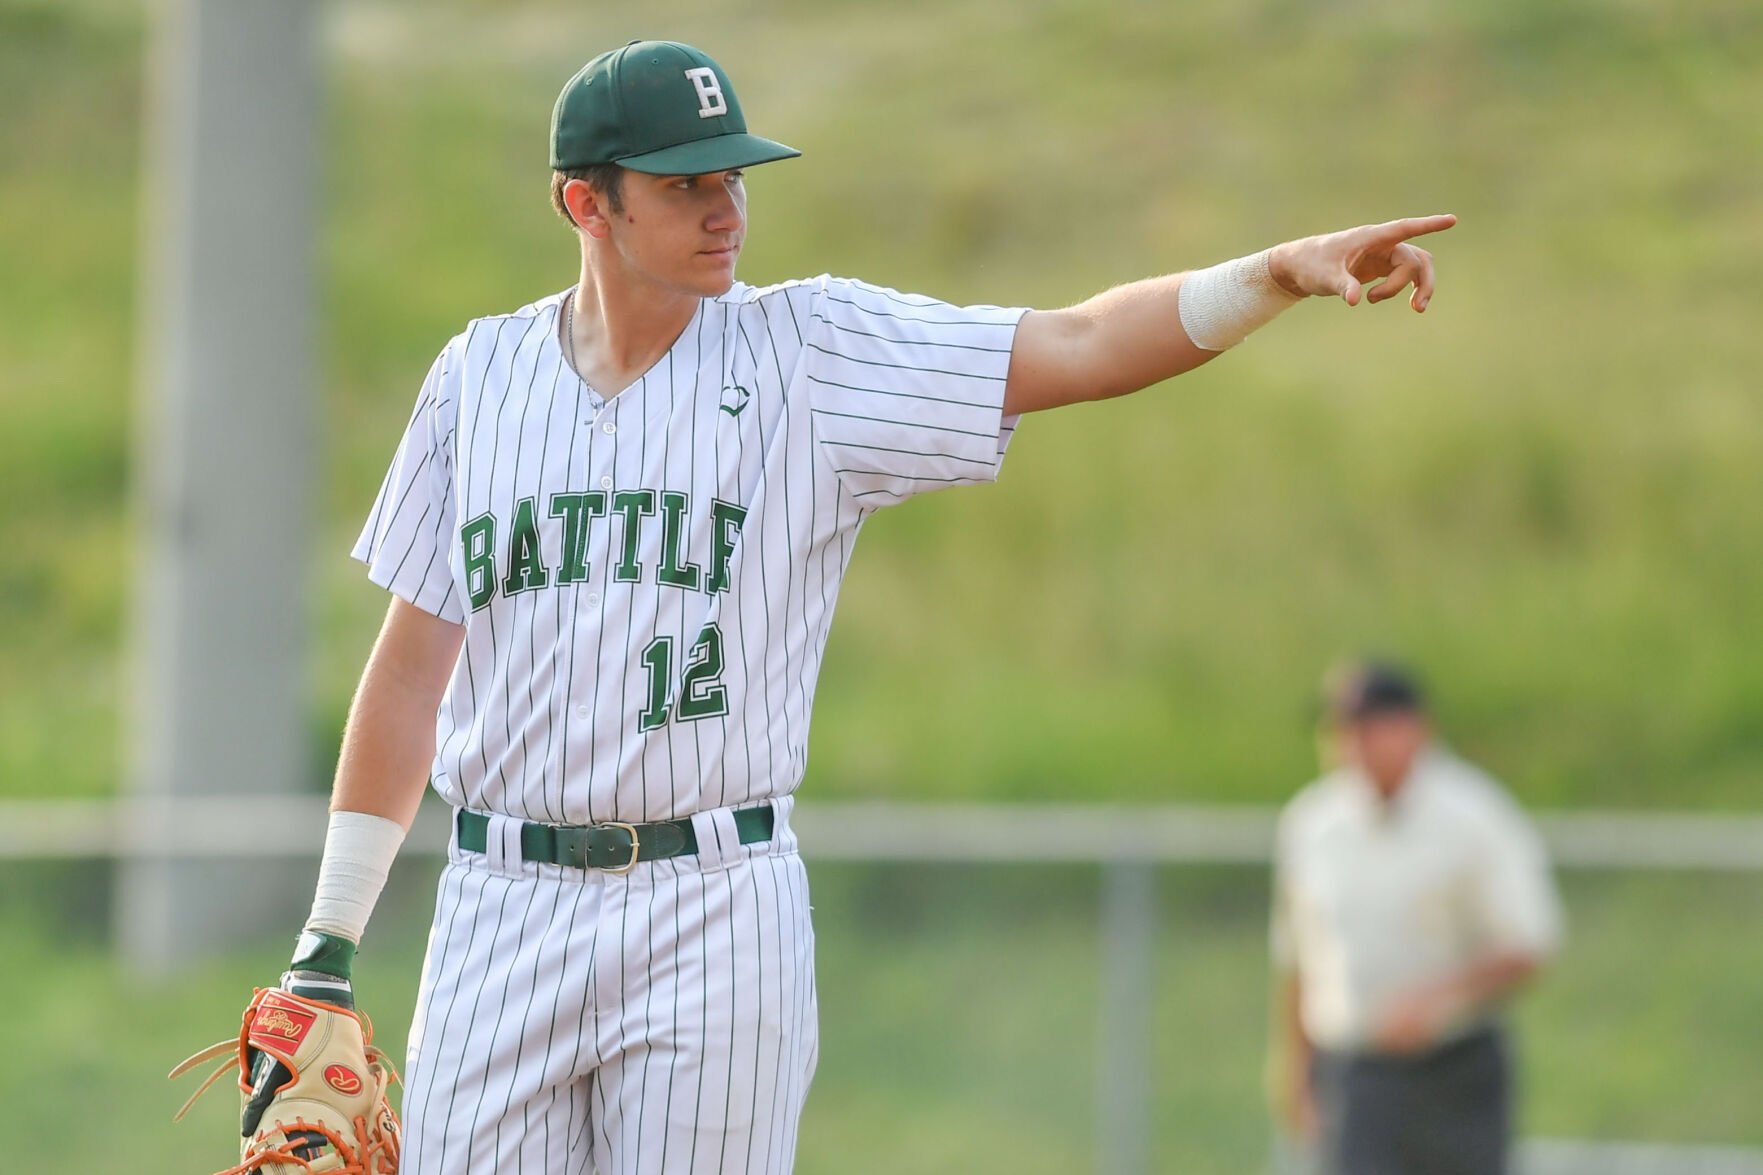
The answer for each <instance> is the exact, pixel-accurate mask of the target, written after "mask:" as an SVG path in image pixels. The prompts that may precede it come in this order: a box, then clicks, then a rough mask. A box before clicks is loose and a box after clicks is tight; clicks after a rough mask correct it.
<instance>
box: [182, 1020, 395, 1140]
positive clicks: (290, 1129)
mask: <svg viewBox="0 0 1763 1175" xmlns="http://www.w3.org/2000/svg"><path fill="white" fill-rule="evenodd" d="M259 1052H263V1053H268V1054H269V1055H270V1056H272V1057H274V1058H275V1059H276V1060H277V1061H279V1062H280V1063H281V1064H282V1065H283V1066H285V1067H286V1069H287V1071H288V1072H289V1073H290V1074H291V1076H290V1077H289V1078H288V1080H287V1081H286V1082H284V1083H283V1084H282V1086H281V1087H280V1088H279V1089H277V1090H275V1092H274V1096H273V1097H271V1098H270V1100H269V1103H268V1105H267V1106H266V1107H264V1109H263V1110H262V1112H261V1114H259V1115H258V1116H257V1117H256V1119H255V1121H249V1122H248V1125H247V1127H246V1130H247V1131H249V1133H247V1134H246V1135H245V1136H244V1137H243V1139H242V1141H241V1143H240V1146H239V1164H238V1165H237V1166H236V1167H229V1168H228V1169H227V1170H226V1171H223V1172H220V1173H219V1175H253V1173H255V1175H295V1173H296V1172H299V1173H306V1172H325V1173H326V1175H333V1173H334V1175H396V1172H397V1170H398V1148H399V1143H400V1141H401V1133H400V1131H401V1128H400V1126H399V1124H398V1115H397V1114H396V1113H394V1112H393V1110H392V1107H391V1103H390V1102H388V1101H387V1100H386V1091H387V1089H388V1087H389V1086H390V1084H391V1083H392V1082H393V1081H396V1080H397V1079H398V1075H397V1073H395V1072H394V1071H393V1070H392V1066H391V1064H390V1063H389V1062H388V1061H387V1060H386V1057H385V1054H384V1053H382V1052H380V1051H379V1050H378V1049H376V1048H374V1047H373V1027H372V1025H370V1024H368V1023H367V1020H366V1018H365V1017H361V1016H357V1015H356V1014H355V1013H354V1012H350V1011H346V1010H345V1009H342V1008H338V1007H334V1006H332V1005H330V1004H324V1003H319V1002H318V1001H316V1000H309V999H305V998H303V997H301V996H297V995H293V994H291V993H289V992H286V991H279V990H276V989H273V988H271V989H259V990H258V992H257V995H256V998H254V999H253V1000H252V1001H251V1006H250V1007H248V1008H246V1009H245V1015H244V1019H243V1023H242V1025H241V1027H240V1029H239V1035H238V1037H237V1038H236V1039H231V1040H223V1041H220V1042H219V1043H217V1044H213V1045H210V1046H209V1047H208V1048H205V1049H203V1050H202V1051H201V1052H199V1053H197V1054H196V1055H194V1056H192V1057H190V1058H189V1059H188V1060H186V1061H184V1062H183V1063H182V1064H180V1065H179V1066H178V1067H177V1068H175V1069H173V1070H172V1071H171V1076H172V1077H174V1078H175V1077H181V1076H182V1075H183V1074H185V1073H188V1072H189V1071H190V1070H191V1069H193V1068H195V1067H196V1066H197V1065H200V1064H202V1063H203V1062H205V1061H211V1060H213V1059H214V1058H216V1057H219V1056H222V1055H223V1054H226V1053H231V1054H232V1055H231V1056H229V1057H227V1059H226V1060H225V1061H224V1062H222V1063H221V1065H220V1067H219V1068H217V1069H215V1070H214V1072H212V1073H210V1074H209V1075H208V1077H207V1078H206V1079H205V1080H204V1081H203V1082H202V1085H201V1086H200V1087H199V1088H198V1089H197V1090H196V1092H195V1093H193V1094H191V1095H190V1100H189V1101H187V1102H185V1103H184V1104H183V1108H182V1109H180V1110H178V1112H177V1114H176V1116H175V1117H176V1118H182V1117H183V1116H184V1114H185V1113H186V1112H187V1111H188V1110H189V1108H190V1107H191V1106H193V1105H195V1104H196V1099H197V1098H199V1097H201V1096H202V1095H203V1094H204V1093H207V1092H208V1090H209V1089H210V1088H211V1087H212V1086H213V1085H214V1083H215V1082H216V1081H219V1080H220V1079H221V1077H223V1076H224V1075H225V1074H226V1073H227V1072H228V1071H229V1070H232V1069H234V1068H237V1069H238V1070H239V1093H240V1102H241V1105H242V1106H243V1107H244V1109H245V1113H246V1116H247V1119H249V1118H250V1109H251V1106H250V1101H251V1094H252V1090H251V1085H250V1082H249V1081H248V1080H247V1075H248V1074H249V1073H250V1072H251V1065H252V1062H253V1060H254V1058H255V1056H256V1054H258V1053H259ZM363 1074H365V1075H366V1077H365V1078H364V1077H363ZM174 1120H175V1119H174ZM253 1127H254V1128H255V1129H253Z"/></svg>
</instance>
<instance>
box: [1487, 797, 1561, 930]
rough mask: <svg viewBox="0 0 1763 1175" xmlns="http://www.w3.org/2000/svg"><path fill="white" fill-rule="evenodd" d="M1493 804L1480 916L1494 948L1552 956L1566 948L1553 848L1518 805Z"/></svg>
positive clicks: (1499, 801)
mask: <svg viewBox="0 0 1763 1175" xmlns="http://www.w3.org/2000/svg"><path fill="white" fill-rule="evenodd" d="M1494 799H1495V802H1493V803H1490V804H1489V806H1488V807H1489V811H1488V812H1487V813H1486V815H1485V818H1484V826H1483V828H1482V829H1481V834H1482V835H1481V838H1480V849H1481V856H1480V862H1479V864H1480V868H1479V870H1478V871H1477V873H1476V899H1477V902H1476V904H1477V907H1478V909H1477V913H1478V915H1479V922H1480V928H1479V929H1480V931H1481V936H1482V939H1483V941H1484V942H1485V943H1486V944H1487V945H1488V946H1489V947H1491V948H1494V949H1501V950H1512V951H1522V952H1525V953H1527V954H1534V955H1548V954H1551V953H1552V952H1554V950H1555V949H1556V948H1557V947H1558V946H1559V945H1560V941H1561V935H1562V921H1563V919H1562V914H1561V899H1560V895H1559V894H1558V893H1557V892H1556V890H1555V883H1554V878H1553V877H1552V876H1551V874H1550V871H1549V856H1548V850H1547V848H1546V847H1545V846H1544V844H1543V840H1542V837H1541V836H1540V835H1539V834H1538V833H1537V831H1536V829H1535V828H1533V827H1532V826H1531V824H1530V822H1529V821H1528V820H1527V819H1526V818H1525V816H1524V814H1523V813H1522V812H1521V811H1519V809H1518V806H1517V805H1516V804H1514V803H1512V802H1511V801H1510V800H1508V799H1507V798H1506V797H1505V796H1504V795H1499V796H1496V797H1495V798H1494Z"/></svg>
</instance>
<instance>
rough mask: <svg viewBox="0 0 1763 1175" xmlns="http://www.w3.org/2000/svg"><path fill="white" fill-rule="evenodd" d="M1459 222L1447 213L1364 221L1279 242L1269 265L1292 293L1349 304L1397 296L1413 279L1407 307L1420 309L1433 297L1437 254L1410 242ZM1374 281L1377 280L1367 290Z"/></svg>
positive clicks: (1269, 259)
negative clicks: (1433, 259)
mask: <svg viewBox="0 0 1763 1175" xmlns="http://www.w3.org/2000/svg"><path fill="white" fill-rule="evenodd" d="M1456 223H1457V218H1456V217H1455V216H1451V215H1448V214H1447V215H1444V216H1415V217H1409V218H1407V219H1405V220H1391V221H1386V222H1385V223H1383V224H1367V225H1361V226H1360V227H1358V228H1350V229H1345V230H1343V231H1341V232H1338V233H1325V234H1323V235H1322V236H1319V237H1305V238H1303V239H1302V240H1297V241H1287V242H1286V243H1285V244H1283V245H1277V246H1275V247H1274V249H1273V253H1272V255H1271V256H1270V257H1269V258H1268V263H1269V267H1270V269H1271V272H1272V275H1273V280H1274V281H1276V282H1278V283H1279V285H1280V287H1281V288H1282V289H1284V290H1285V291H1286V292H1287V293H1291V294H1296V295H1298V296H1299V297H1305V296H1308V295H1326V296H1335V295H1339V296H1340V298H1341V299H1342V300H1343V301H1345V302H1346V303H1347V305H1349V306H1357V305H1358V304H1359V300H1360V299H1361V298H1364V299H1365V300H1366V301H1368V302H1382V301H1385V300H1387V299H1389V298H1393V297H1395V296H1396V295H1397V294H1399V293H1401V292H1402V290H1403V289H1404V288H1405V287H1406V286H1407V285H1408V284H1409V283H1410V282H1412V283H1413V285H1414V292H1413V293H1412V294H1411V295H1409V298H1408V305H1410V306H1412V307H1413V308H1414V309H1415V311H1416V312H1419V311H1422V310H1425V309H1426V305H1427V303H1428V302H1430V301H1432V285H1433V269H1432V254H1431V253H1429V252H1427V251H1426V250H1425V249H1422V248H1420V247H1419V246H1418V245H1412V244H1409V242H1410V241H1411V240H1413V239H1414V238H1415V237H1421V236H1425V235H1426V234H1427V233H1436V232H1443V231H1444V230H1445V229H1448V228H1450V227H1451V226H1452V225H1454V224H1456ZM1380 278H1381V279H1382V281H1379V280H1378V279H1380ZM1371 282H1378V284H1377V285H1375V286H1372V287H1371V289H1370V291H1369V292H1367V291H1366V289H1365V287H1366V285H1367V284H1368V283H1371Z"/></svg>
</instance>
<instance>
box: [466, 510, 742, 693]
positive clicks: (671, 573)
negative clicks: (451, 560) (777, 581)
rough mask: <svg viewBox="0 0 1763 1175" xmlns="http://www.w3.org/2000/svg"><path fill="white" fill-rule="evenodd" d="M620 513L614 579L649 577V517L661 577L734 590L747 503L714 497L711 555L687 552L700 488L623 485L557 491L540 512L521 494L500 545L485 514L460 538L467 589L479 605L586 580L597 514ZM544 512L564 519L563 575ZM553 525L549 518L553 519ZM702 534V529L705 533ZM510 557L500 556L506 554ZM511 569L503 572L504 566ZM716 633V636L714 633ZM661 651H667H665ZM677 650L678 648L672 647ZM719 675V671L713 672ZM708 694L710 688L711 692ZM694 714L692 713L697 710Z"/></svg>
mask: <svg viewBox="0 0 1763 1175" xmlns="http://www.w3.org/2000/svg"><path fill="white" fill-rule="evenodd" d="M613 515H616V516H617V518H618V524H619V532H618V535H617V537H616V538H613V537H612V536H611V535H608V536H607V537H608V545H609V546H611V548H612V550H613V551H614V552H616V556H617V558H616V562H614V563H613V566H612V578H613V580H614V581H616V582H618V583H640V582H642V579H643V561H642V559H641V557H640V556H641V552H642V545H643V520H644V519H646V518H655V517H656V516H657V515H659V517H660V521H661V543H660V546H661V554H660V558H659V559H658V561H657V562H656V565H655V569H654V579H653V581H654V582H655V583H657V584H661V585H664V586H667V587H675V588H680V589H682V590H684V591H704V592H707V593H709V594H711V595H715V594H716V593H718V592H725V591H727V590H728V589H729V586H730V578H731V574H732V573H731V570H730V569H731V565H732V564H733V562H734V557H735V551H736V550H737V549H738V548H739V546H740V541H741V527H742V526H744V525H745V524H746V521H747V510H746V508H745V507H743V506H739V505H736V504H735V503H733V502H725V501H723V500H722V499H721V498H712V499H711V501H710V519H709V522H710V528H709V529H710V551H709V555H710V557H709V559H708V560H707V561H705V562H694V561H692V560H691V559H690V558H688V557H687V550H688V546H689V544H690V543H691V541H692V538H693V533H694V528H693V526H692V495H691V494H689V493H687V492H685V491H683V490H667V491H657V490H621V491H619V492H618V493H616V494H606V493H603V492H601V491H599V490H592V491H579V492H568V493H555V494H552V495H551V496H550V499H549V501H548V502H547V503H546V505H545V513H544V515H543V516H541V515H540V513H539V500H538V498H536V497H527V498H521V499H520V500H519V501H517V502H515V504H514V518H513V520H512V521H511V522H510V523H509V524H508V530H507V538H506V540H505V541H504V542H503V543H502V544H501V545H500V546H498V545H497V527H496V517H495V515H493V514H489V513H485V514H480V515H478V516H477V517H476V518H473V519H471V520H470V521H468V522H466V523H465V524H464V525H463V526H461V527H460V528H459V545H460V548H461V550H462V552H463V554H464V563H465V587H466V595H467V596H468V597H469V598H470V600H471V610H472V611H474V612H475V611H477V610H478V609H480V608H482V607H484V606H485V605H487V604H488V603H489V602H490V601H491V600H492V599H493V598H494V597H495V595H496V589H497V588H498V587H500V588H501V590H502V594H504V595H508V596H515V595H519V594H520V593H521V592H531V591H537V590H538V589H540V588H545V587H550V586H551V585H552V584H553V583H555V584H556V585H557V586H559V587H562V586H564V585H567V584H576V583H586V582H587V580H588V574H589V568H588V548H589V540H590V538H591V537H592V529H591V528H592V527H593V525H594V520H595V519H596V518H604V519H610V518H611V517H612V516H613ZM541 517H543V518H545V519H553V518H554V519H557V520H559V522H560V523H561V525H560V526H559V527H558V528H557V529H559V530H561V531H562V534H561V535H560V536H559V538H558V539H557V540H555V541H557V547H556V548H555V549H556V550H557V553H558V562H557V564H556V572H555V579H553V572H552V570H551V566H550V565H549V564H548V563H547V561H546V557H545V552H546V547H547V545H548V544H550V543H551V542H552V541H553V540H552V538H551V537H550V535H551V534H553V533H555V531H551V532H550V533H541V532H540V529H539V524H540V521H541ZM547 525H549V524H548V523H547ZM700 533H701V532H700ZM499 558H500V559H501V560H502V562H501V563H498V559H499ZM498 566H501V567H505V568H506V573H505V574H503V575H501V576H500V578H498V575H497V570H496V569H497V567H498ZM711 639H712V640H714V639H715V638H711ZM656 655H657V656H658V657H659V656H661V655H662V654H661V653H659V652H657V654H656ZM666 655H667V656H669V657H671V655H672V654H671V651H669V653H667V654H666ZM692 656H693V658H694V659H695V663H697V664H709V663H710V662H711V661H713V660H714V659H715V650H714V649H713V648H712V647H711V646H710V645H709V644H707V643H706V642H704V641H699V642H697V643H695V644H694V645H693V646H692ZM711 676H714V674H712V675H711ZM694 696H695V695H692V694H690V692H689V691H688V698H687V709H688V710H691V709H695V708H696V705H697V703H696V702H695V701H693V700H692V698H693V697H694ZM705 696H708V695H705ZM690 716H691V715H688V717H690Z"/></svg>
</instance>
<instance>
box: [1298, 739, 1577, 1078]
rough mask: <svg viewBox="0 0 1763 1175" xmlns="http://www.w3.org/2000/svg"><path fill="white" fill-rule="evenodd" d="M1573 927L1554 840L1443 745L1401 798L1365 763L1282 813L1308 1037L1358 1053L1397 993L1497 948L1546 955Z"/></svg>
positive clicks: (1428, 755)
mask: <svg viewBox="0 0 1763 1175" xmlns="http://www.w3.org/2000/svg"><path fill="white" fill-rule="evenodd" d="M1560 934H1561V907H1560V900H1559V898H1558V896H1557V895H1556V892H1555V886H1554V883H1553V881H1552V880H1551V878H1550V876H1549V865H1548V859H1547V856H1546V853H1545V851H1544V848H1543V844H1542V841H1541V839H1540V838H1539V837H1538V835H1537V833H1536V831H1535V829H1534V828H1533V827H1532V826H1531V824H1530V822H1529V820H1527V819H1526V818H1525V816H1524V813H1523V812H1521V811H1520V810H1519V808H1518V806H1517V805H1516V804H1515V803H1514V802H1513V801H1512V799H1511V797H1509V796H1508V795H1507V794H1506V793H1505V791H1504V790H1502V789H1501V787H1500V786H1499V785H1498V784H1497V783H1495V782H1494V781H1493V780H1491V779H1489V778H1488V777H1487V776H1486V775H1484V774H1482V773H1481V772H1480V771H1477V770H1476V769H1475V768H1474V767H1471V766H1470V765H1469V764H1467V763H1465V762H1463V761H1462V760H1461V759H1458V758H1456V757H1455V756H1453V755H1451V754H1449V753H1447V752H1446V751H1444V750H1442V749H1439V748H1437V747H1435V748H1432V749H1429V750H1428V751H1426V752H1424V753H1423V754H1422V755H1421V756H1420V758H1419V759H1417V760H1416V762H1415V765H1414V768H1413V770H1412V771H1411V772H1410V774H1409V778H1408V779H1407V780H1406V781H1404V783H1403V785H1402V787H1401V789H1400V790H1399V791H1398V792H1397V793H1396V796H1395V798H1394V799H1392V800H1388V801H1386V800H1384V799H1383V798H1382V797H1381V796H1379V794H1378V793H1377V791H1376V789H1375V788H1374V787H1373V786H1372V784H1371V782H1370V781H1369V780H1367V779H1366V778H1365V777H1364V775H1363V774H1361V773H1360V772H1359V771H1358V770H1356V769H1342V770H1339V771H1335V772H1333V773H1331V774H1329V775H1326V776H1324V777H1323V778H1321V779H1319V780H1317V781H1316V782H1315V783H1313V784H1311V785H1310V786H1309V787H1307V788H1305V789H1304V790H1303V791H1301V792H1299V793H1298V795H1297V796H1295V797H1294V798H1293V799H1292V801H1291V803H1289V804H1288V805H1286V808H1285V810H1284V811H1283V812H1282V813H1281V814H1280V822H1279V834H1278V846H1277V849H1276V853H1275V863H1274V913H1273V955H1274V962H1275V965H1276V966H1277V967H1280V968H1293V967H1295V968H1296V969H1297V971H1298V974H1299V978H1300V984H1301V990H1302V993H1303V1001H1302V1005H1301V1009H1300V1012H1301V1015H1302V1018H1303V1023H1304V1029H1305V1032H1306V1033H1307V1034H1308V1036H1309V1037H1310V1039H1311V1041H1312V1042H1313V1043H1314V1044H1316V1045H1317V1046H1318V1047H1320V1048H1328V1049H1357V1048H1360V1047H1362V1046H1364V1045H1365V1044H1366V1043H1367V1042H1368V1041H1369V1040H1370V1039H1371V1037H1372V1034H1373V1032H1374V1031H1375V1028H1376V1026H1377V1024H1378V1023H1379V1022H1380V1020H1381V1018H1382V1016H1383V1014H1384V1012H1385V1011H1386V1009H1387V1008H1388V1007H1389V1005H1390V1002H1391V1000H1392V999H1393V998H1395V997H1396V996H1398V995H1399V994H1400V993H1402V992H1404V991H1406V990H1408V989H1410V988H1412V987H1413V986H1415V985H1416V984H1423V983H1426V982H1427V981H1429V980H1434V979H1438V978H1441V977H1443V976H1445V975H1448V974H1451V973H1453V972H1456V971H1460V970H1461V969H1463V968H1464V967H1466V966H1468V965H1470V964H1471V963H1474V962H1475V961H1477V960H1478V959H1481V958H1485V957H1486V956H1487V955H1488V954H1490V953H1493V952H1505V951H1521V952H1526V953H1530V954H1534V955H1538V956H1542V955H1546V954H1548V953H1549V952H1550V951H1552V950H1553V949H1554V947H1555V946H1556V944H1557V942H1558V940H1559V938H1560Z"/></svg>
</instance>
